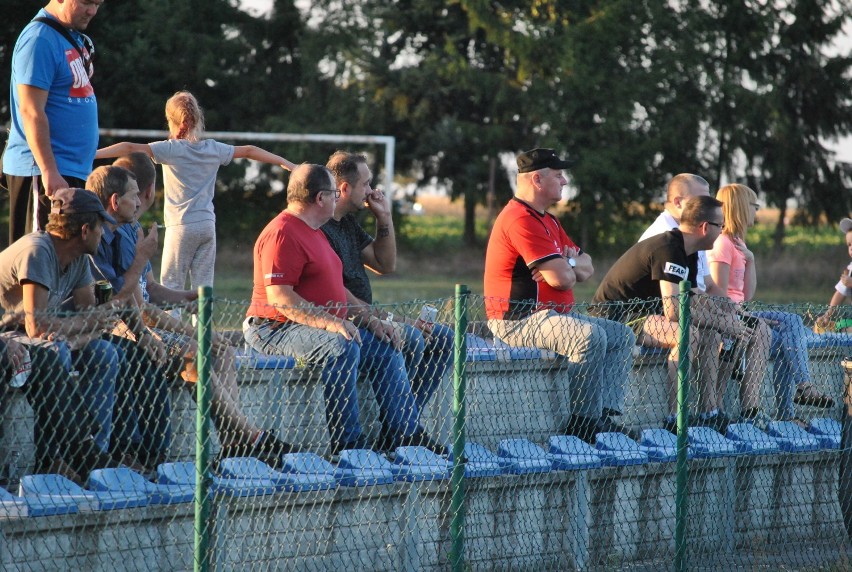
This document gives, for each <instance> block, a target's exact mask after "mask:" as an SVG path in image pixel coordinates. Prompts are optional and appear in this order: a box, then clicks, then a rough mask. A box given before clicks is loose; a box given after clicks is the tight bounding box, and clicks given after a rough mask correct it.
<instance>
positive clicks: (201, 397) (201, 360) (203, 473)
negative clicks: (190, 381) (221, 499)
mask: <svg viewBox="0 0 852 572" xmlns="http://www.w3.org/2000/svg"><path fill="white" fill-rule="evenodd" d="M212 307H213V288H211V287H210V286H202V287H200V288H199V289H198V354H197V355H196V359H197V360H198V383H197V384H196V391H197V400H198V410H197V412H196V415H195V571H196V572H207V571H208V570H209V569H210V530H209V527H208V520H209V515H210V498H209V494H208V493H209V490H210V480H211V479H210V455H209V435H208V427H209V426H210V424H209V419H210V396H211V391H210V363H211V361H210V341H211V337H212Z"/></svg>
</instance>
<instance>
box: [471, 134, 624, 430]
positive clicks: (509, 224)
mask: <svg viewBox="0 0 852 572" xmlns="http://www.w3.org/2000/svg"><path fill="white" fill-rule="evenodd" d="M517 161H518V185H517V192H516V194H515V196H514V198H512V200H510V201H509V204H507V205H506V207H505V208H504V209H503V211H502V212H501V213H500V215H499V216H498V217H497V220H496V221H495V223H494V228H493V229H492V231H491V238H490V239H489V240H488V251H487V253H486V256H485V308H486V313H487V316H488V327H489V329H490V330H491V332H492V333H493V334H494V336H495V337H497V338H499V339H500V340H502V341H503V342H505V343H507V344H509V345H511V346H517V347H538V348H542V349H548V350H551V351H554V352H556V353H557V354H559V355H561V356H563V357H565V359H566V361H567V362H568V363H569V364H571V365H572V367H571V370H572V374H573V376H572V377H573V383H572V388H571V408H572V414H571V417H570V420H569V422H568V426H567V429H566V433H567V434H569V435H576V436H578V437H580V438H581V439H583V440H585V441H589V442H594V440H595V435H596V434H597V433H603V432H611V431H618V432H625V433H627V432H628V431H627V430H626V429H625V428H624V427H623V426H622V425H619V424H618V423H615V422H613V421H612V420H611V419H610V416H613V415H619V414H620V413H621V408H622V407H623V403H624V389H625V385H626V379H627V376H628V372H629V371H630V367H631V365H632V348H633V345H634V343H635V341H636V340H635V336H634V335H633V332H632V331H631V330H630V329H629V328H627V327H626V326H624V325H623V324H620V323H618V322H615V321H611V320H604V319H601V318H594V317H591V316H586V315H581V314H578V313H576V312H572V311H571V308H572V306H573V304H574V291H573V287H574V284H576V283H577V282H584V281H586V280H588V279H589V278H590V277H591V276H592V274H593V273H594V267H593V266H592V258H591V257H590V256H589V255H588V254H587V253H585V252H583V251H582V250H581V249H580V248H579V247H578V246H577V245H576V244H575V243H574V241H572V240H571V239H570V238H569V237H568V235H567V234H566V233H565V230H564V229H563V228H562V225H561V224H559V220H558V219H557V218H556V217H555V216H553V215H552V214H550V213H548V212H547V209H548V208H550V207H552V206H553V205H555V204H556V203H558V202H559V201H560V200H561V199H562V187H563V186H564V185H565V184H566V182H567V181H566V180H565V176H564V175H563V173H562V169H565V168H567V167H568V166H569V165H570V164H569V163H568V162H567V161H563V160H562V159H560V158H559V157H558V156H557V155H556V153H555V152H554V151H553V149H532V150H531V151H526V152H524V153H521V154H520V155H519V156H518V158H517ZM628 434H630V433H628Z"/></svg>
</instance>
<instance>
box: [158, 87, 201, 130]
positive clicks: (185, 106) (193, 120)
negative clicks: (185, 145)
mask: <svg viewBox="0 0 852 572" xmlns="http://www.w3.org/2000/svg"><path fill="white" fill-rule="evenodd" d="M166 121H168V122H169V132H170V133H171V136H172V137H173V138H174V139H187V140H188V141H198V139H199V138H200V137H201V134H202V133H203V132H204V112H203V111H201V106H200V105H198V100H197V99H195V96H194V95H192V94H191V93H189V92H188V91H179V92H177V93H176V94H174V95H173V96H171V97H170V98H169V100H168V101H167V102H166Z"/></svg>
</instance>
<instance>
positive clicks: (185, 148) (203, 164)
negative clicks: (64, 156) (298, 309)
mask: <svg viewBox="0 0 852 572" xmlns="http://www.w3.org/2000/svg"><path fill="white" fill-rule="evenodd" d="M166 119H167V120H168V123H169V139H168V140H166V141H155V142H153V143H148V144H142V143H127V142H125V143H116V144H115V145H110V146H109V147H104V148H103V149H98V152H97V154H96V155H95V158H96V159H107V158H112V157H120V156H123V155H127V154H129V153H134V152H142V153H146V154H147V155H148V156H149V157H151V158H152V159H153V160H154V162H156V163H159V164H161V165H162V166H163V183H164V186H165V208H164V213H163V217H164V222H165V225H166V237H165V240H164V243H163V263H162V267H161V269H160V282H161V283H162V284H163V285H164V286H167V287H169V288H172V289H177V290H179V289H183V288H185V287H186V279H187V275H189V277H190V280H191V285H192V288H193V289H196V288H198V287H199V286H212V285H213V268H214V266H215V262H216V214H215V213H214V212H213V195H214V194H215V191H216V175H217V173H218V171H219V166H220V165H227V164H228V163H230V162H231V160H232V159H252V160H254V161H261V162H264V163H272V164H276V165H280V166H281V167H282V168H284V169H287V170H292V169H293V168H294V167H295V165H294V164H293V163H291V162H290V161H288V160H287V159H285V158H283V157H280V156H278V155H275V154H273V153H270V152H269V151H265V150H264V149H261V148H259V147H255V146H254V145H239V146H234V145H227V144H225V143H219V142H218V141H214V140H213V139H201V138H200V137H201V134H202V133H203V131H204V114H203V112H202V110H201V107H199V105H198V101H197V100H196V99H195V97H194V96H193V95H192V94H191V93H189V92H187V91H179V92H177V93H176V94H174V95H173V96H172V97H171V98H169V100H168V101H167V102H166Z"/></svg>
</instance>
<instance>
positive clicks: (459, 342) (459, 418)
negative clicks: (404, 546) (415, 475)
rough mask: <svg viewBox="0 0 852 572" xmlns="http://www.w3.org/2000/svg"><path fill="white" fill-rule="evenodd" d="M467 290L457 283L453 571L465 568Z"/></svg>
mask: <svg viewBox="0 0 852 572" xmlns="http://www.w3.org/2000/svg"><path fill="white" fill-rule="evenodd" d="M469 294H470V291H469V290H468V289H467V286H465V285H463V284H456V300H455V310H456V315H455V318H456V320H455V321H456V332H455V333H456V336H455V338H456V339H455V344H454V350H453V473H452V476H451V479H450V490H451V491H452V499H451V501H450V516H451V520H450V541H451V545H450V565H451V566H452V569H453V570H454V571H455V572H461V571H462V570H464V505H465V502H464V501H465V492H464V445H465V435H464V422H465V415H466V411H465V390H466V385H467V382H466V379H465V361H466V359H467V298H468V295H469Z"/></svg>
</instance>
